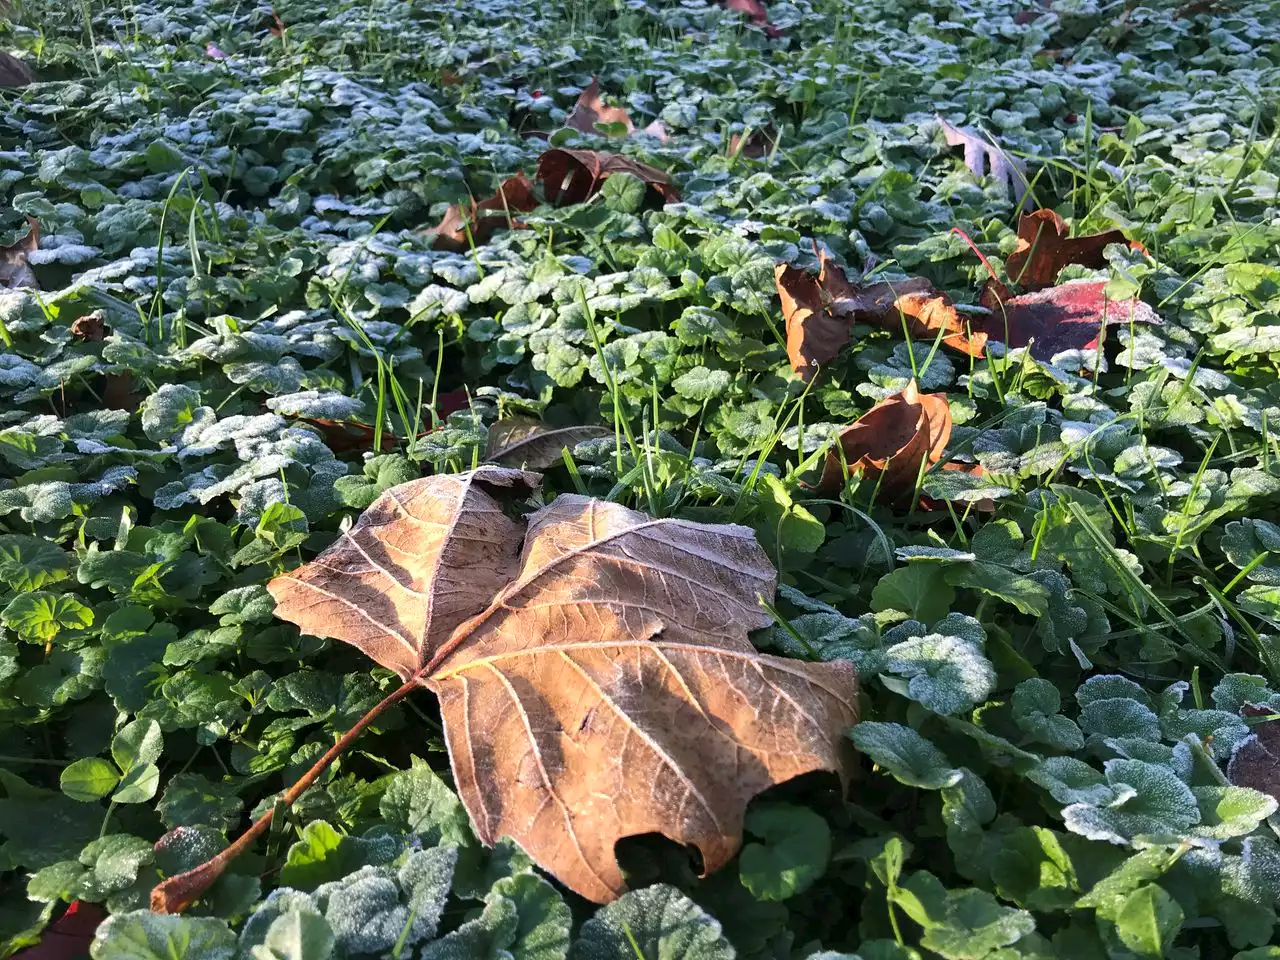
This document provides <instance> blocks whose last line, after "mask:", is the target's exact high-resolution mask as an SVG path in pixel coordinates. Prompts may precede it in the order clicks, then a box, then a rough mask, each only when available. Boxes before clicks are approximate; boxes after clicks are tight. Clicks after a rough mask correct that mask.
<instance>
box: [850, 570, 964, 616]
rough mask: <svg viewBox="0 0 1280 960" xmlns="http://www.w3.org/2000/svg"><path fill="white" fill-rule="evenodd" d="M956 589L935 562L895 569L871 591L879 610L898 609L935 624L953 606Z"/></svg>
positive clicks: (872, 600)
mask: <svg viewBox="0 0 1280 960" xmlns="http://www.w3.org/2000/svg"><path fill="white" fill-rule="evenodd" d="M954 599H955V590H953V589H952V588H951V586H950V585H949V584H948V583H947V582H946V580H945V579H944V578H943V575H942V572H941V571H940V570H938V569H937V567H935V566H934V565H933V564H928V563H909V564H907V565H906V566H905V567H899V568H898V569H897V570H893V571H891V572H889V573H887V574H885V575H884V576H883V577H881V578H880V580H879V581H878V582H877V583H876V585H875V588H874V589H873V590H872V591H871V609H872V610H874V611H876V612H877V613H881V612H883V611H886V610H897V611H898V612H900V613H905V614H907V615H908V616H909V617H910V618H911V619H913V620H919V621H921V622H922V623H933V622H934V621H935V620H940V619H942V617H943V616H945V615H946V613H947V611H948V610H950V609H951V603H952V601H953V600H954Z"/></svg>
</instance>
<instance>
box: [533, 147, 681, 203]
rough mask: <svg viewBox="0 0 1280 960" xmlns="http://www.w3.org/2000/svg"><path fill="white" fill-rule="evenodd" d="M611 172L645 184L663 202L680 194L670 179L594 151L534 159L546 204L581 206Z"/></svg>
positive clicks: (553, 152) (628, 160)
mask: <svg viewBox="0 0 1280 960" xmlns="http://www.w3.org/2000/svg"><path fill="white" fill-rule="evenodd" d="M615 173H629V174H631V175H632V176H633V177H638V178H639V179H641V180H643V181H644V182H645V183H647V184H648V185H649V188H650V189H651V190H652V191H653V192H654V193H656V194H657V195H658V196H659V197H661V198H662V200H663V202H664V203H676V202H677V201H679V199H680V191H679V190H677V189H676V186H675V184H674V183H672V182H671V178H670V177H669V176H667V174H665V173H663V172H662V171H661V170H658V169H656V168H654V167H651V166H649V165H648V164H645V163H641V162H640V161H639V160H632V159H631V158H630V157H624V156H621V155H620V154H616V153H602V152H600V151H598V150H567V149H563V148H561V149H555V150H548V151H547V152H546V153H544V154H543V155H542V156H541V157H539V158H538V172H537V178H538V180H539V181H541V183H542V191H543V194H544V195H545V196H546V198H547V201H548V202H549V203H554V204H556V205H557V206H565V205H568V204H574V203H582V201H584V200H586V199H587V198H588V197H590V196H591V195H592V194H594V193H596V192H597V191H598V190H599V189H600V185H601V184H602V183H604V181H605V180H607V179H608V178H609V177H611V176H613V175H614V174H615Z"/></svg>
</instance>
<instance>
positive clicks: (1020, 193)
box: [938, 117, 1033, 210]
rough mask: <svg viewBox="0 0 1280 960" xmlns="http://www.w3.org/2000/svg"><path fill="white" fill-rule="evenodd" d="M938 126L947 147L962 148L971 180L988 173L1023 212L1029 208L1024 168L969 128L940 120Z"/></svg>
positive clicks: (1030, 203)
mask: <svg viewBox="0 0 1280 960" xmlns="http://www.w3.org/2000/svg"><path fill="white" fill-rule="evenodd" d="M938 122H939V123H940V124H942V133H943V135H944V136H946V138H947V143H948V144H949V145H950V146H953V147H964V162H965V166H967V167H968V168H969V169H970V170H972V171H973V174H974V176H976V177H978V178H979V179H981V178H982V177H983V176H985V175H986V173H987V172H988V170H989V171H990V173H991V176H992V178H993V179H995V180H996V181H997V182H999V183H1000V184H1002V185H1003V186H1004V188H1005V191H1006V192H1007V193H1008V194H1009V195H1010V196H1011V197H1012V198H1013V200H1014V201H1015V202H1016V203H1017V204H1018V205H1019V206H1021V207H1023V208H1024V209H1026V210H1030V209H1031V208H1032V206H1033V204H1032V201H1031V182H1030V181H1029V180H1027V168H1026V165H1025V164H1024V163H1023V162H1022V161H1021V160H1019V159H1017V158H1016V157H1014V156H1012V155H1010V154H1009V153H1007V152H1006V151H1005V150H1004V149H1003V148H1002V147H1001V146H1000V145H999V144H997V143H995V142H994V141H992V140H989V139H988V138H987V137H985V136H983V135H982V134H981V133H979V132H978V131H977V130H974V129H972V128H971V127H957V126H955V125H953V124H950V123H948V122H947V121H946V120H944V119H942V117H939V118H938Z"/></svg>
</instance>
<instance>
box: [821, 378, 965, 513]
mask: <svg viewBox="0 0 1280 960" xmlns="http://www.w3.org/2000/svg"><path fill="white" fill-rule="evenodd" d="M950 439H951V407H950V406H949V405H948V403H947V396H946V394H943V393H923V394H922V393H920V391H919V388H918V387H917V386H916V383H915V381H914V380H913V381H911V383H909V384H907V388H906V389H905V390H903V391H902V392H901V393H896V394H894V395H893V396H891V397H887V398H885V399H884V400H881V401H880V402H879V403H877V404H876V405H875V406H874V407H872V408H871V409H870V410H868V411H867V412H866V413H864V414H863V415H862V416H860V417H859V418H858V419H857V420H856V421H855V422H854V423H853V424H852V425H851V426H848V427H846V428H845V429H844V430H842V431H841V432H840V435H839V437H838V439H837V446H836V447H835V448H833V449H832V450H831V452H830V453H828V454H827V460H826V463H825V464H824V465H823V468H822V478H821V479H820V480H819V481H818V488H817V489H818V491H819V492H820V493H824V494H831V493H835V492H837V491H839V490H841V489H843V487H844V483H845V477H846V476H852V475H855V474H861V475H862V477H863V478H864V479H866V480H869V481H871V482H873V483H876V482H878V484H879V490H880V496H881V497H884V498H886V499H888V500H891V501H892V500H898V499H900V498H901V497H903V496H904V495H909V494H911V493H913V492H914V491H915V489H916V481H917V480H918V479H919V477H920V474H921V472H922V470H924V469H927V468H928V467H930V466H932V465H933V464H935V463H937V462H938V461H939V460H941V459H942V454H943V451H944V450H945V449H946V446H947V441H948V440H950ZM846 471H847V472H846Z"/></svg>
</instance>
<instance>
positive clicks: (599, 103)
mask: <svg viewBox="0 0 1280 960" xmlns="http://www.w3.org/2000/svg"><path fill="white" fill-rule="evenodd" d="M597 123H620V124H622V125H623V126H624V127H626V129H627V135H628V136H630V135H631V134H632V133H634V132H635V129H636V128H635V125H634V124H633V123H632V122H631V117H629V116H628V115H627V111H626V110H625V109H623V108H622V107H608V106H605V103H604V101H603V100H601V99H600V78H599V77H592V78H591V82H590V83H589V84H587V86H586V88H585V89H583V91H582V93H580V94H578V102H577V103H575V104H574V105H573V109H572V110H571V111H570V112H569V116H568V117H566V118H565V121H564V125H565V126H566V127H569V128H571V129H573V130H577V131H578V132H579V133H598V132H599V131H598V130H596V124H597Z"/></svg>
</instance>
